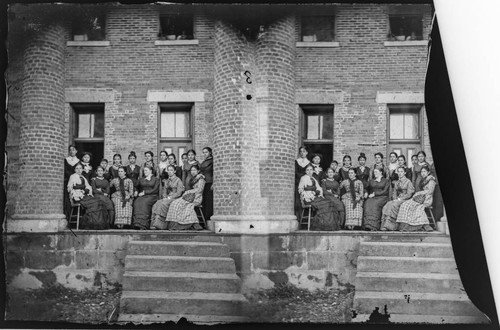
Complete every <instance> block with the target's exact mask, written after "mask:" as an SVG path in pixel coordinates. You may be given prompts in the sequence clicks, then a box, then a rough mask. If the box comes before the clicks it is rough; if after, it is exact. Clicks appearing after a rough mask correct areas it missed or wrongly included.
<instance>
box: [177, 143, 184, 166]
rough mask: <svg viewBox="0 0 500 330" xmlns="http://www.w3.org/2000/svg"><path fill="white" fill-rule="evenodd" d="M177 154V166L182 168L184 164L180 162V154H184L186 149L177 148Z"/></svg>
mask: <svg viewBox="0 0 500 330" xmlns="http://www.w3.org/2000/svg"><path fill="white" fill-rule="evenodd" d="M178 150H179V154H178V155H177V164H179V166H182V165H183V164H184V163H183V162H182V157H181V156H182V154H183V153H185V152H186V148H184V147H179V149H178Z"/></svg>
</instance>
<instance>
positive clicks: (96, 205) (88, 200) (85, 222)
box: [67, 163, 109, 229]
mask: <svg viewBox="0 0 500 330" xmlns="http://www.w3.org/2000/svg"><path fill="white" fill-rule="evenodd" d="M67 188H68V193H69V198H70V199H73V200H74V201H75V202H79V203H80V205H81V206H82V207H83V209H84V210H85V214H84V215H83V217H82V220H81V227H82V228H83V229H108V228H109V220H108V213H107V210H106V205H104V203H103V202H102V201H101V200H100V199H98V198H95V197H94V196H93V194H92V187H91V186H90V184H89V182H88V181H87V179H86V178H85V177H84V176H83V165H82V164H81V163H78V164H76V165H75V173H74V174H72V175H71V176H70V177H69V180H68V185H67Z"/></svg>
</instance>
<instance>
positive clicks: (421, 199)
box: [396, 166, 436, 231]
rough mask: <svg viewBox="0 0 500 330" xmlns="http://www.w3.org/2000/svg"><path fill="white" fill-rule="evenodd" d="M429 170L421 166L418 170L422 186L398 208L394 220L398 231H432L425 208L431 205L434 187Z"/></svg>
mask: <svg viewBox="0 0 500 330" xmlns="http://www.w3.org/2000/svg"><path fill="white" fill-rule="evenodd" d="M430 172H431V170H430V169H429V167H427V166H423V167H422V169H421V170H420V175H421V176H422V181H421V182H420V184H421V186H422V188H421V190H420V191H417V192H416V193H415V195H413V197H412V199H410V200H408V201H406V202H404V203H403V204H402V205H401V208H400V209H399V213H398V218H397V220H396V222H397V223H398V224H399V229H398V230H400V231H418V230H425V231H433V229H432V227H431V226H430V225H429V219H428V218H427V214H425V208H426V207H428V206H431V205H432V195H433V194H434V188H435V187H436V179H435V178H434V177H433V176H432V175H431V174H430Z"/></svg>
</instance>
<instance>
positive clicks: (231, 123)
mask: <svg viewBox="0 0 500 330" xmlns="http://www.w3.org/2000/svg"><path fill="white" fill-rule="evenodd" d="M294 31H295V19H294V17H293V16H292V15H290V16H283V17H277V18H276V19H275V20H274V21H273V22H272V23H271V24H269V25H268V26H267V27H266V28H265V29H264V30H263V31H261V33H260V34H259V36H258V37H257V39H256V40H247V39H246V38H245V36H243V34H242V33H241V32H240V31H239V30H238V29H237V28H234V27H233V26H232V25H231V24H229V23H227V22H224V21H221V20H219V21H217V22H216V29H215V45H216V48H215V87H214V154H215V157H214V175H215V178H214V182H215V183H214V216H212V221H213V226H214V229H215V232H218V233H228V232H230V233H231V232H234V233H287V232H290V231H294V230H296V229H297V227H298V223H297V219H296V217H295V216H294V208H293V207H294V205H293V203H294V159H295V154H296V150H295V148H296V147H295V144H296V125H297V123H296V113H295V112H296V105H295V69H294V65H295V35H294Z"/></svg>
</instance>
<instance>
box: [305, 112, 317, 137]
mask: <svg viewBox="0 0 500 330" xmlns="http://www.w3.org/2000/svg"><path fill="white" fill-rule="evenodd" d="M318 129H319V116H307V135H306V136H307V139H308V140H318V139H319V132H318Z"/></svg>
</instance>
